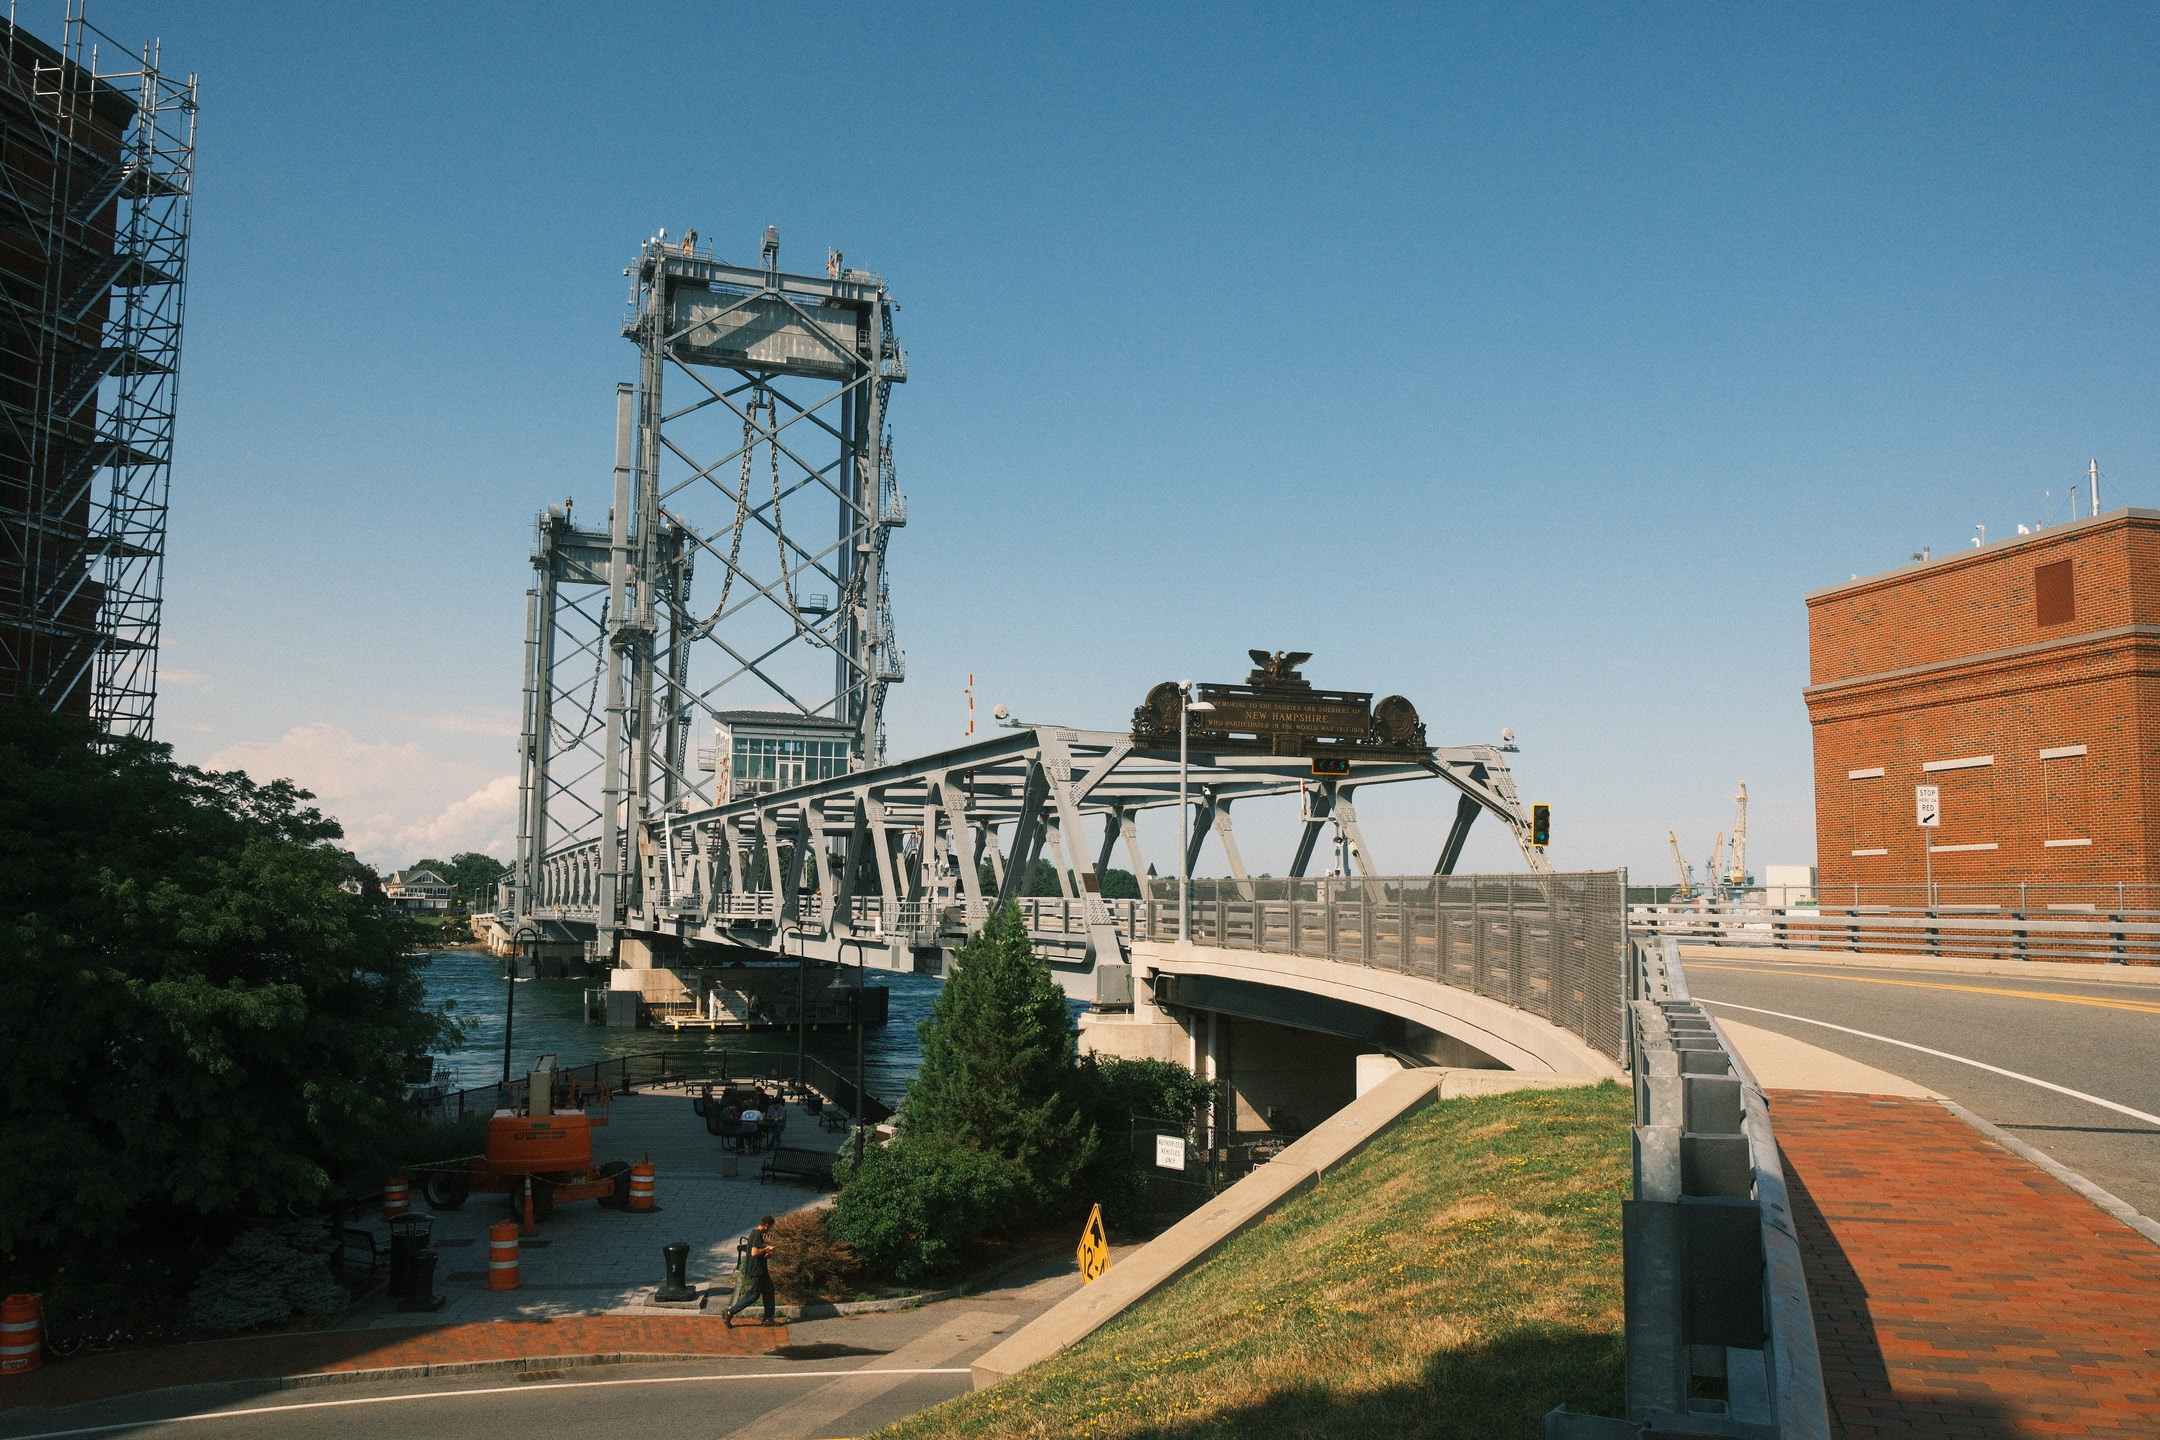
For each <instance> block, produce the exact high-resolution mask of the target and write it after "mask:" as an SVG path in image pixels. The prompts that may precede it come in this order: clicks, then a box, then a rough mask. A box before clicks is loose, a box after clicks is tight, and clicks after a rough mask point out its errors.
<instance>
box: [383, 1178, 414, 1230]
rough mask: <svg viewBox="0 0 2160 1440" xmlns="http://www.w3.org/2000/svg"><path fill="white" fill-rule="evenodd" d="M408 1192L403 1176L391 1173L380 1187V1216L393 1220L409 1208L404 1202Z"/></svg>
mask: <svg viewBox="0 0 2160 1440" xmlns="http://www.w3.org/2000/svg"><path fill="white" fill-rule="evenodd" d="M408 1194H409V1191H408V1189H407V1187H406V1184H405V1177H404V1176H402V1175H393V1176H391V1177H390V1178H389V1179H388V1180H385V1181H384V1182H383V1187H382V1218H383V1219H385V1220H395V1219H397V1217H398V1216H400V1215H403V1214H404V1213H405V1212H406V1211H407V1210H409V1209H411V1208H412V1207H411V1206H409V1205H407V1204H406V1196H407V1195H408Z"/></svg>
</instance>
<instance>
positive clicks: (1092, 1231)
mask: <svg viewBox="0 0 2160 1440" xmlns="http://www.w3.org/2000/svg"><path fill="white" fill-rule="evenodd" d="M1079 1253H1080V1278H1081V1279H1082V1280H1083V1281H1085V1282H1087V1283H1088V1284H1091V1285H1092V1284H1094V1283H1095V1281H1096V1279H1097V1278H1099V1277H1100V1276H1101V1275H1102V1273H1103V1271H1105V1270H1108V1269H1109V1268H1110V1241H1109V1239H1108V1237H1106V1236H1105V1235H1104V1234H1103V1228H1102V1206H1100V1205H1097V1206H1096V1207H1095V1208H1094V1209H1092V1210H1090V1211H1088V1218H1087V1228H1086V1229H1084V1230H1082V1231H1081V1232H1080V1252H1079Z"/></svg>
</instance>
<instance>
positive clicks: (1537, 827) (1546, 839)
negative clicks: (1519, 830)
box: [1530, 805, 1552, 850]
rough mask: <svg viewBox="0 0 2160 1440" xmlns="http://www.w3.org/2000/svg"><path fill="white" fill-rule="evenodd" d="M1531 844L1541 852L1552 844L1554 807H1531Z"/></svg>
mask: <svg viewBox="0 0 2160 1440" xmlns="http://www.w3.org/2000/svg"><path fill="white" fill-rule="evenodd" d="M1530 843H1531V844H1532V845H1535V846H1537V848H1538V849H1540V850H1543V849H1544V848H1545V847H1546V846H1547V845H1550V844H1552V806H1550V805H1532V806H1531V807H1530Z"/></svg>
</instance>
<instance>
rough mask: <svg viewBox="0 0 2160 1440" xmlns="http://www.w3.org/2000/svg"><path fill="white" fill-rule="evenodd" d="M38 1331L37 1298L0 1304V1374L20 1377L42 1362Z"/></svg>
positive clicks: (16, 1297)
mask: <svg viewBox="0 0 2160 1440" xmlns="http://www.w3.org/2000/svg"><path fill="white" fill-rule="evenodd" d="M39 1329H40V1325H39V1322H38V1298H37V1296H35V1295H10V1296H8V1297H7V1299H6V1300H4V1301H0V1375H20V1374H23V1373H24V1372H26V1371H30V1370H35V1369H37V1368H38V1366H40V1365H42V1364H44V1363H45V1345H44V1341H43V1340H42V1339H41V1338H40V1336H39V1333H38V1332H39Z"/></svg>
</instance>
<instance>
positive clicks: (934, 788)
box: [504, 725, 1551, 1003]
mask: <svg viewBox="0 0 2160 1440" xmlns="http://www.w3.org/2000/svg"><path fill="white" fill-rule="evenodd" d="M1191 777H1192V786H1193V790H1194V793H1195V794H1196V795H1197V797H1198V798H1197V802H1196V804H1195V810H1196V813H1197V817H1198V819H1199V821H1200V823H1199V824H1197V825H1196V826H1194V827H1193V837H1192V840H1191V842H1190V843H1191V850H1190V852H1189V856H1188V859H1187V862H1186V863H1187V864H1188V865H1189V864H1191V863H1192V860H1193V859H1195V858H1197V856H1198V853H1199V850H1200V846H1201V843H1202V841H1203V840H1204V839H1205V837H1206V836H1207V835H1209V834H1213V835H1214V836H1215V837H1216V838H1217V840H1218V841H1219V842H1220V844H1221V846H1222V849H1223V853H1224V855H1225V857H1226V858H1227V860H1228V862H1229V865H1230V869H1231V874H1232V876H1233V877H1234V879H1233V882H1231V883H1244V884H1255V883H1260V882H1254V881H1252V879H1251V877H1249V876H1247V874H1246V871H1245V866H1244V861H1243V858H1242V856H1241V853H1240V850H1239V846H1238V839H1237V833H1236V831H1235V829H1234V828H1233V825H1232V822H1231V816H1232V809H1233V807H1234V805H1235V804H1236V803H1237V802H1239V801H1241V800H1247V799H1252V798H1257V797H1262V796H1269V795H1291V794H1302V795H1303V797H1304V798H1303V804H1302V805H1301V807H1300V815H1299V822H1300V825H1301V827H1302V831H1301V835H1300V843H1299V845H1298V849H1297V858H1296V860H1295V861H1294V863H1293V865H1292V876H1293V877H1296V876H1302V875H1304V874H1305V872H1306V869H1307V866H1308V864H1309V863H1310V861H1311V859H1312V856H1313V854H1314V851H1315V849H1316V841H1317V839H1318V837H1319V835H1320V833H1321V831H1322V830H1323V829H1324V828H1326V827H1328V826H1331V825H1332V826H1337V827H1340V830H1341V832H1342V834H1343V836H1344V838H1345V840H1346V841H1347V849H1348V851H1349V854H1350V856H1351V859H1352V863H1353V865H1354V867H1355V868H1356V869H1357V871H1358V873H1359V874H1360V875H1361V876H1366V877H1373V876H1376V875H1377V873H1378V872H1377V871H1375V869H1374V868H1373V862H1372V860H1371V856H1370V851H1369V849H1368V847H1367V846H1366V844H1365V840H1364V836H1363V833H1362V832H1361V830H1360V829H1359V825H1358V818H1357V809H1356V802H1355V796H1356V794H1357V792H1358V791H1359V790H1361V789H1363V788H1365V787H1366V786H1370V785H1388V784H1399V783H1402V782H1405V781H1414V780H1435V779H1437V780H1439V781H1441V782H1443V784H1444V786H1445V787H1446V788H1447V791H1448V793H1449V794H1451V795H1452V796H1454V797H1455V798H1456V799H1457V801H1458V804H1459V807H1467V814H1468V815H1469V816H1470V817H1472V818H1474V817H1475V816H1476V815H1477V814H1479V813H1481V812H1490V813H1492V814H1494V815H1495V816H1497V817H1499V818H1500V819H1501V820H1502V821H1503V822H1504V823H1505V824H1507V826H1508V828H1509V831H1510V833H1511V834H1513V835H1514V836H1515V837H1516V838H1517V840H1518V842H1519V843H1521V845H1522V849H1523V854H1524V859H1525V861H1526V862H1527V863H1528V864H1529V865H1530V867H1531V869H1532V870H1534V871H1537V872H1540V873H1546V872H1549V871H1550V868H1551V867H1550V865H1549V863H1548V862H1547V861H1546V860H1545V857H1544V855H1543V854H1542V852H1539V851H1537V850H1535V849H1534V848H1532V847H1531V846H1530V845H1529V844H1528V843H1527V835H1528V827H1527V823H1526V821H1525V819H1524V817H1523V814H1522V806H1521V804H1520V802H1519V801H1518V800H1517V799H1516V797H1515V790H1514V785H1513V781H1512V777H1511V776H1510V774H1509V772H1508V768H1507V763H1506V760H1505V758H1504V756H1503V755H1502V753H1501V752H1500V751H1499V750H1498V749H1497V748H1495V747H1493V746H1487V745H1468V746H1454V747H1440V748H1437V749H1433V750H1430V751H1427V752H1426V753H1425V754H1424V755H1423V757H1421V758H1420V759H1415V760H1411V759H1395V760H1374V761H1357V762H1352V763H1351V764H1350V765H1349V766H1348V771H1347V773H1346V774H1344V775H1342V776H1339V777H1332V778H1327V779H1320V780H1315V779H1314V778H1313V777H1312V775H1311V773H1310V766H1309V762H1308V761H1306V760H1305V759H1304V758H1303V757H1298V756H1287V757H1286V756H1267V755H1211V754H1201V755H1195V756H1193V757H1192V763H1191ZM1178 791H1179V766H1178V757H1177V755H1176V753H1175V752H1174V751H1172V752H1162V751H1155V750H1141V749H1138V748H1136V746H1135V745H1134V743H1133V738H1132V736H1131V735H1129V734H1124V733H1118V732H1109V731H1096V730H1074V729H1067V728H1063V727H1058V726H1047V725H1027V726H1020V727H1017V728H1015V729H1013V730H1012V731H1011V732H1010V733H1009V734H1006V735H1003V736H1000V737H997V738H995V739H990V740H984V741H980V742H977V743H975V744H972V745H967V746H963V747H961V748H959V749H955V750H947V751H943V752H940V753H937V754H933V755H926V756H922V757H920V758H917V759H914V760H907V761H901V762H897V763H892V764H886V765H881V766H876V767H873V768H870V769H866V770H861V771H857V772H855V773H853V774H849V775H844V776H839V777H836V778H834V779H830V780H824V781H819V782H817V783H814V784H807V785H800V786H795V787H792V788H789V789H784V790H775V791H771V792H768V793H765V794H760V795H748V796H745V797H743V798H741V799H738V800H734V801H730V802H728V803H726V804H716V805H707V806H703V807H692V808H681V809H676V810H672V811H666V812H663V813H660V814H657V815H653V816H649V817H648V818H646V819H645V820H644V821H642V822H641V823H640V824H638V825H636V826H634V827H632V829H631V831H630V833H629V834H628V836H627V837H626V840H627V846H626V849H634V861H633V863H632V866H631V870H632V874H633V877H634V881H635V883H634V884H632V885H629V886H619V887H617V888H616V889H615V890H614V891H613V893H612V895H611V892H610V888H609V886H608V883H607V878H608V866H607V864H606V856H607V850H606V841H605V840H604V839H593V840H588V841H583V842H579V843H575V844H566V845H561V846H558V847H556V848H554V849H553V850H551V851H550V852H548V853H546V854H545V855H544V856H543V857H542V858H541V859H540V860H539V861H538V862H537V864H536V866H535V868H534V878H533V888H532V890H531V891H530V892H529V894H528V895H527V896H526V897H525V903H524V904H523V905H522V906H521V907H520V908H519V910H518V912H517V914H518V918H519V919H520V920H532V921H536V922H554V923H555V924H558V925H569V926H572V927H574V929H576V930H578V931H584V930H586V929H587V927H590V932H591V933H593V934H595V935H596V937H607V943H608V944H610V945H612V937H613V936H614V935H616V934H621V935H624V936H638V937H643V938H644V939H646V940H647V941H649V942H652V943H657V944H660V945H678V944H680V943H681V942H685V941H688V942H707V943H712V944H721V945H727V946H732V947H738V948H747V949H753V950H765V951H770V952H780V951H782V950H785V951H786V953H788V954H794V953H795V952H796V951H797V950H803V951H804V952H805V953H807V954H810V955H812V956H813V957H816V958H826V959H841V958H844V957H845V955H846V953H847V949H846V947H850V946H856V945H865V946H871V947H874V948H875V949H876V950H877V951H878V952H880V955H881V958H880V959H879V960H878V962H877V963H878V964H879V965H880V966H881V967H883V968H900V969H911V968H915V963H916V962H915V959H914V957H915V956H917V955H921V954H926V953H929V952H942V951H945V950H948V949H950V948H951V947H952V946H953V945H955V944H957V943H959V941H960V940H962V939H964V938H965V937H966V936H967V935H968V934H970V933H972V932H973V931H974V930H975V929H977V928H979V927H980V926H981V925H982V923H983V922H984V920H985V918H986V917H987V916H988V914H989V913H990V911H991V909H992V908H993V907H994V906H996V905H998V904H1001V903H1003V902H1007V901H1013V900H1017V899H1019V898H1020V896H1021V895H1022V893H1023V890H1024V887H1025V884H1026V878H1027V876H1028V875H1029V874H1031V873H1032V871H1033V869H1034V865H1035V862H1036V861H1037V860H1038V859H1046V860H1048V861H1049V862H1050V866H1051V869H1052V870H1053V871H1054V872H1055V873H1056V875H1057V878H1058V886H1059V889H1060V892H1061V898H1060V900H1059V901H1057V902H1055V904H1054V906H1050V905H1042V904H1037V905H1034V906H1031V907H1030V913H1031V916H1032V917H1033V919H1034V922H1035V923H1034V925H1033V927H1032V928H1033V933H1034V936H1035V940H1036V943H1037V946H1038V948H1040V949H1041V951H1042V952H1043V953H1044V954H1045V955H1047V956H1049V957H1050V958H1051V960H1052V963H1053V964H1054V965H1056V966H1058V967H1059V968H1060V969H1061V970H1062V971H1064V972H1065V973H1064V974H1063V975H1062V976H1061V978H1062V979H1063V980H1064V981H1065V983H1066V984H1067V987H1068V989H1069V990H1074V991H1075V992H1076V993H1082V994H1084V995H1085V996H1086V998H1090V999H1101V1000H1103V1001H1105V1002H1106V1003H1121V997H1123V998H1129V984H1130V970H1129V960H1128V959H1127V955H1128V951H1127V948H1126V947H1127V942H1128V941H1129V940H1130V939H1131V938H1133V936H1134V934H1135V933H1136V932H1135V928H1134V923H1133V917H1132V914H1131V913H1129V912H1130V904H1129V902H1120V903H1123V904H1125V909H1124V910H1120V909H1119V906H1118V904H1114V903H1112V902H1107V901H1105V900H1104V898H1103V895H1102V877H1103V875H1104V874H1105V873H1106V872H1107V870H1108V869H1109V868H1110V866H1111V863H1112V861H1113V860H1114V859H1119V858H1123V859H1125V860H1126V861H1127V862H1128V863H1129V864H1130V866H1131V869H1132V873H1133V874H1134V875H1135V876H1144V875H1146V874H1147V862H1146V859H1145V857H1144V856H1143V854H1142V853H1141V848H1140V839H1139V830H1138V826H1137V818H1138V815H1139V812H1140V811H1142V810H1147V809H1153V808H1159V807H1165V806H1173V805H1176V804H1177V803H1178ZM1091 824H1093V825H1095V826H1097V827H1098V828H1097V829H1096V831H1095V833H1093V834H1091V833H1090V825H1091ZM1468 824H1469V821H1468V820H1467V819H1465V818H1464V811H1463V810H1462V809H1461V808H1459V809H1458V813H1457V817H1456V823H1455V826H1454V828H1453V829H1452V830H1451V832H1450V834H1449V837H1448V840H1447V842H1446V847H1445V850H1444V852H1443V854H1442V855H1441V857H1440V862H1439V863H1438V864H1437V865H1435V867H1434V870H1435V872H1436V873H1445V872H1447V871H1450V870H1452V868H1453V862H1454V858H1455V856H1457V855H1459V854H1460V852H1461V849H1462V832H1464V831H1465V830H1467V828H1468ZM1121 850H1122V851H1123V855H1122V856H1120V854H1119V852H1120V851H1121ZM984 867H987V868H988V871H989V874H990V877H991V884H990V886H989V887H985V885H984V884H983V881H982V873H983V869H984ZM1168 868H1170V869H1171V870H1172V872H1173V873H1175V869H1176V866H1175V862H1174V858H1173V863H1172V865H1171V866H1170V867H1168ZM1248 898H1250V897H1248ZM1053 916H1054V918H1053ZM504 918H505V919H508V918H509V917H507V916H506V917H504ZM602 953H603V954H604V953H608V952H606V951H603V952H602ZM932 963H933V964H935V961H934V960H933V961H932ZM1075 972H1078V973H1077V974H1076V973H1075ZM1079 975H1087V976H1089V977H1091V978H1092V984H1090V985H1087V986H1078V985H1076V984H1075V983H1074V982H1075V980H1076V979H1077V978H1078V976H1079Z"/></svg>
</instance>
